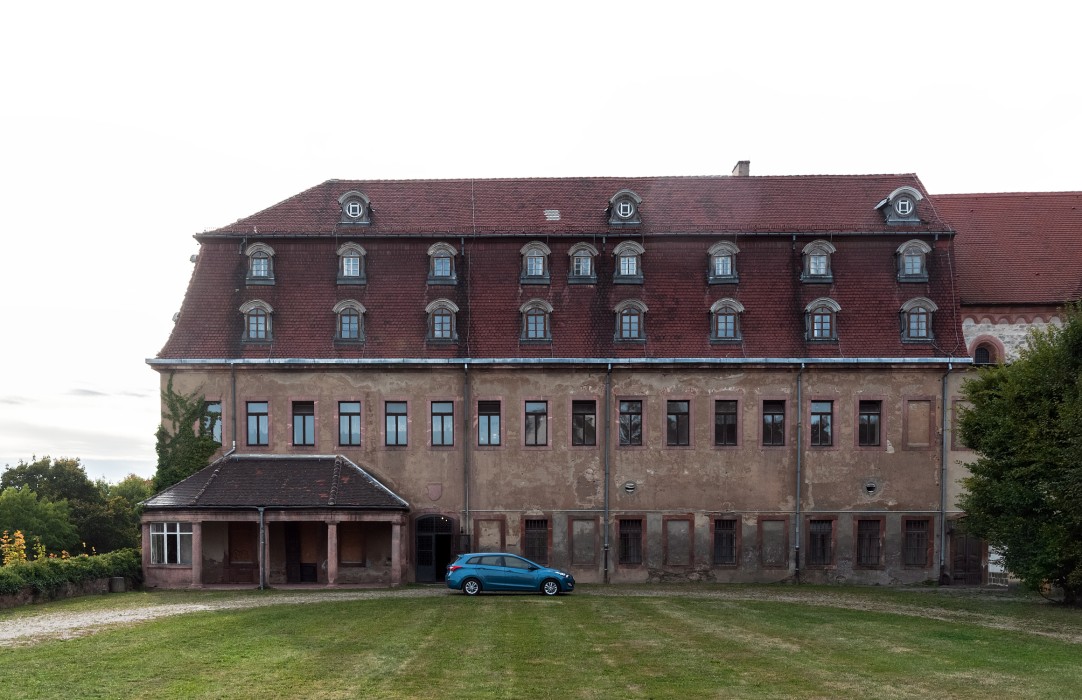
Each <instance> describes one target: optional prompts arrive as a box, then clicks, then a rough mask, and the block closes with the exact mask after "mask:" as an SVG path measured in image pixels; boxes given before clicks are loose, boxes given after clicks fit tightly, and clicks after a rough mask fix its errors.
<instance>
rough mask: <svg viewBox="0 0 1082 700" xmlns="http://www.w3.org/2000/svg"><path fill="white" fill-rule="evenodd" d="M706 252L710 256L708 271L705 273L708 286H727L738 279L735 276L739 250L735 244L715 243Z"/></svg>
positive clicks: (726, 242) (727, 242)
mask: <svg viewBox="0 0 1082 700" xmlns="http://www.w3.org/2000/svg"><path fill="white" fill-rule="evenodd" d="M707 252H708V253H709V255H710V269H709V270H708V271H707V282H708V283H709V284H728V283H732V282H736V281H737V280H738V279H739V276H738V275H737V274H736V254H737V253H739V252H740V249H739V248H737V247H736V244H735V243H730V242H729V241H722V242H721V243H715V244H714V245H712V246H711V247H710V250H709V251H707Z"/></svg>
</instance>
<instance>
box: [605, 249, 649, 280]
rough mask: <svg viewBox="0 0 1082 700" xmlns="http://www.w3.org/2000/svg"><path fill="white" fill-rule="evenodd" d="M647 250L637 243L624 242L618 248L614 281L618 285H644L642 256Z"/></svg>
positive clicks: (614, 251)
mask: <svg viewBox="0 0 1082 700" xmlns="http://www.w3.org/2000/svg"><path fill="white" fill-rule="evenodd" d="M645 252H646V249H645V248H643V247H642V246H641V245H639V244H638V243H636V242H635V241H624V242H623V243H620V244H619V245H617V246H616V248H615V249H614V250H613V255H615V256H616V272H615V273H614V274H613V278H612V281H613V282H615V283H616V284H642V254H643V253H645Z"/></svg>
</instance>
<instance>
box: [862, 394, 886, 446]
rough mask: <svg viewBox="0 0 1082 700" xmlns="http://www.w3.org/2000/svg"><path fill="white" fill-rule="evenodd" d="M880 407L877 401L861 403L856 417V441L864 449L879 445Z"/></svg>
mask: <svg viewBox="0 0 1082 700" xmlns="http://www.w3.org/2000/svg"><path fill="white" fill-rule="evenodd" d="M881 410H882V405H881V403H880V402H879V401H861V402H860V409H859V413H860V415H859V416H858V423H859V425H858V426H857V440H858V444H860V445H863V446H865V447H876V446H878V445H879V415H880V411H881Z"/></svg>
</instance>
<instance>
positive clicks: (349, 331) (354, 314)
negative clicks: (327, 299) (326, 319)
mask: <svg viewBox="0 0 1082 700" xmlns="http://www.w3.org/2000/svg"><path fill="white" fill-rule="evenodd" d="M333 311H334V313H335V316H336V318H337V323H336V327H335V333H334V339H335V340H344V341H350V342H357V343H360V342H364V314H365V308H364V305H363V304H361V303H360V302H359V301H354V300H353V299H344V300H342V301H340V302H338V303H337V304H335V305H334V309H333Z"/></svg>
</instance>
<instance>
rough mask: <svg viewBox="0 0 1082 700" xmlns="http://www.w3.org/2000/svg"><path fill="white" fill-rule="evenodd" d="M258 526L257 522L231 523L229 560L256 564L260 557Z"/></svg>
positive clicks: (235, 562) (237, 562) (232, 562)
mask: <svg viewBox="0 0 1082 700" xmlns="http://www.w3.org/2000/svg"><path fill="white" fill-rule="evenodd" d="M258 535H259V530H258V526H257V525H256V524H255V523H229V562H230V563H231V564H254V563H256V561H257V560H258V559H259V555H258V554H257V551H258V549H259V545H258V542H257V538H258Z"/></svg>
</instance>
